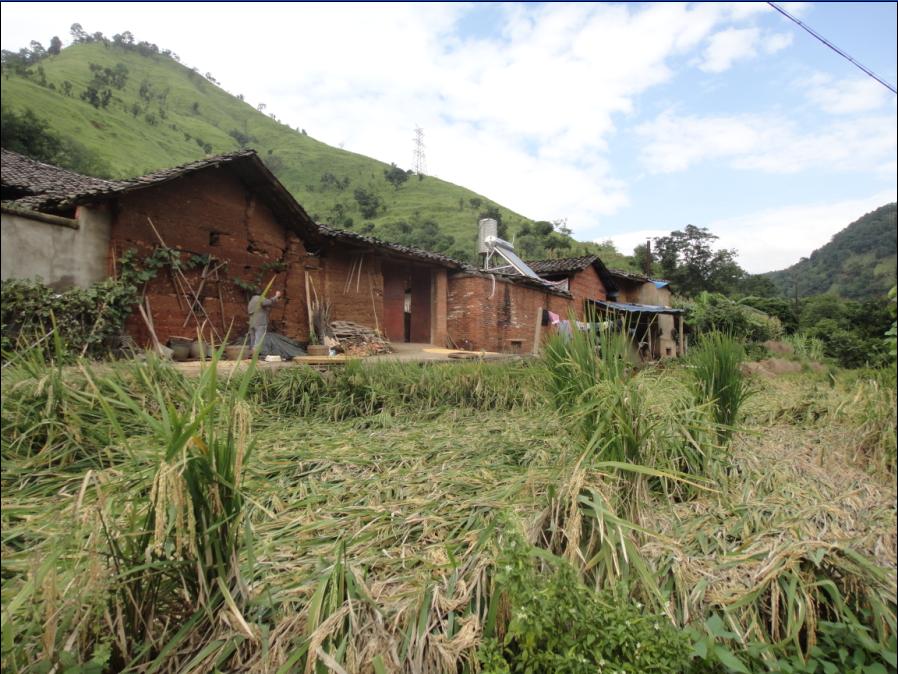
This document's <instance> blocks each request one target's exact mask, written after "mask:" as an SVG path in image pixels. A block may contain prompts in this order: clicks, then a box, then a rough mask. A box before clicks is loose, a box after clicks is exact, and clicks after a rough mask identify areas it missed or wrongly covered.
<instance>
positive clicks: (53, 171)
mask: <svg viewBox="0 0 898 674" xmlns="http://www.w3.org/2000/svg"><path fill="white" fill-rule="evenodd" d="M219 166H230V167H232V168H233V169H234V171H236V172H237V173H238V174H239V175H240V177H241V178H242V179H243V180H244V181H245V182H246V183H247V184H249V185H250V186H251V187H253V188H255V189H256V190H258V191H259V192H260V193H261V194H263V196H265V197H267V198H268V201H269V203H270V205H271V206H272V207H273V210H274V211H275V212H276V213H277V214H278V215H280V216H281V217H282V218H284V220H285V221H286V222H289V223H290V224H291V225H292V226H293V227H294V228H296V229H298V230H299V231H300V233H301V234H303V235H306V236H308V235H309V234H312V235H314V234H315V233H316V232H315V223H314V222H313V221H312V219H311V218H310V217H309V215H308V214H307V213H306V212H305V210H304V209H303V208H302V206H300V205H299V203H297V201H296V200H295V199H294V198H293V196H292V195H291V194H290V193H289V192H288V191H287V189H286V188H285V187H284V186H283V185H281V183H280V181H278V179H277V178H276V177H275V176H274V174H273V173H271V171H270V170H269V169H268V167H266V166H265V163H264V162H263V161H262V160H261V159H260V158H259V156H258V155H257V154H256V152H255V150H241V151H239V152H231V153H228V154H220V155H216V156H214V157H207V158H205V159H200V160H198V161H193V162H189V163H187V164H181V165H180V166H174V167H172V168H167V169H162V170H159V171H154V172H153V173H148V174H147V175H143V176H139V177H137V178H130V179H128V180H101V179H99V178H91V177H88V176H82V175H79V174H78V173H73V172H72V171H66V170H65V169H61V168H58V167H56V166H50V165H49V164H42V163H40V162H36V161H34V160H33V159H29V158H28V157H23V156H22V155H20V154H17V153H15V152H10V151H8V150H4V151H3V172H2V173H3V187H4V191H7V187H9V188H11V189H10V190H9V191H13V192H19V191H21V192H23V193H24V192H29V191H30V193H31V194H30V195H29V194H25V196H22V197H16V198H15V199H13V200H11V201H10V202H9V203H10V205H13V206H17V207H20V208H28V209H31V210H39V211H45V212H54V211H60V210H64V209H66V208H70V207H71V206H75V205H78V204H84V203H88V202H91V201H98V200H102V199H105V198H110V197H115V196H119V195H122V194H127V193H128V192H133V191H135V190H141V189H145V188H147V187H152V186H154V185H160V184H162V183H166V182H168V181H171V180H176V179H178V178H182V177H184V176H187V175H190V174H192V173H196V172H197V171H202V170H206V169H210V168H217V167H219Z"/></svg>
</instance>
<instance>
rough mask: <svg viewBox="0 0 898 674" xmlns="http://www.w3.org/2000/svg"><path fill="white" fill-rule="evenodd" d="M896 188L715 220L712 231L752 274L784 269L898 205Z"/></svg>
mask: <svg viewBox="0 0 898 674" xmlns="http://www.w3.org/2000/svg"><path fill="white" fill-rule="evenodd" d="M895 200H896V190H895V189H894V188H892V189H889V190H884V191H882V192H878V193H876V194H873V195H871V196H869V197H865V198H861V199H846V200H842V201H835V202H828V203H827V202H820V203H812V204H802V205H795V206H785V207H782V208H775V209H768V210H763V211H759V212H757V213H749V214H746V215H742V216H739V217H734V218H727V219H721V220H715V221H713V222H711V223H709V224H708V229H710V230H711V231H712V232H714V233H715V234H717V235H718V236H719V237H720V240H719V241H718V243H719V244H720V246H721V247H722V248H736V249H737V250H738V251H739V262H740V264H741V265H742V266H743V267H744V268H745V269H746V270H747V271H750V272H751V273H753V274H760V273H762V272H765V271H773V270H776V269H784V268H785V267H788V266H790V265H792V264H795V263H796V262H798V260H799V259H801V258H802V257H807V256H808V255H810V254H811V253H812V252H813V251H814V250H815V249H817V248H820V247H821V246H823V245H825V244H826V243H827V242H829V240H830V239H831V238H832V237H833V235H834V234H836V233H838V232H839V231H841V230H842V229H844V228H845V227H847V226H848V225H849V224H851V223H852V222H854V221H855V220H857V219H858V218H859V217H861V216H862V215H864V214H865V213H869V212H870V211H872V210H874V209H876V208H879V207H880V206H882V205H884V204H886V203H889V202H892V201H895Z"/></svg>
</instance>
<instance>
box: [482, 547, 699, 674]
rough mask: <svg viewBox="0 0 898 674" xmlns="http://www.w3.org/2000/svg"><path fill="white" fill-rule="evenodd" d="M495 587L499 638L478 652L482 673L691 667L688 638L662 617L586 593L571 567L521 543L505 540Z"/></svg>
mask: <svg viewBox="0 0 898 674" xmlns="http://www.w3.org/2000/svg"><path fill="white" fill-rule="evenodd" d="M493 583H494V586H495V591H494V593H493V596H492V598H491V601H492V602H493V603H494V605H495V606H496V607H497V608H496V610H497V613H496V615H497V617H496V624H495V626H494V634H495V636H492V637H490V638H488V639H486V640H485V641H484V643H483V645H482V646H481V648H480V650H479V651H478V658H479V660H480V662H481V665H482V666H483V672H485V673H488V674H506V673H510V672H533V673H543V672H544V673H545V674H549V673H552V672H560V673H570V674H575V673H576V674H581V673H582V674H587V673H589V674H592V673H593V672H601V671H608V672H628V673H629V672H632V673H633V674H636V673H638V672H639V673H641V672H657V673H659V674H660V673H663V672H669V673H670V674H674V673H677V674H679V673H681V672H683V671H684V669H685V668H686V667H687V666H688V658H689V640H688V638H687V637H686V635H685V634H683V633H682V632H679V631H677V630H676V629H675V628H674V627H673V626H672V625H671V624H670V622H669V621H668V620H667V619H666V618H665V617H664V616H662V615H660V614H653V613H648V612H645V611H643V610H642V609H640V608H639V607H637V606H636V605H633V604H629V603H627V602H626V601H621V600H620V599H619V598H615V597H614V596H613V595H611V594H606V593H597V592H595V591H594V590H592V589H589V588H587V587H586V586H584V585H583V584H582V583H581V582H580V580H579V579H578V578H577V576H576V574H575V573H574V571H573V569H572V568H571V567H570V565H569V564H567V562H565V561H564V560H562V559H559V558H557V557H553V556H552V555H549V554H547V553H545V552H544V551H540V550H537V549H534V548H531V547H530V546H528V545H527V544H526V543H524V541H523V540H522V539H521V538H519V537H515V536H511V537H510V540H508V541H506V543H505V547H504V549H503V554H502V555H501V556H500V557H499V559H498V560H497V562H496V575H495V578H494V580H493ZM500 605H501V607H502V608H501V609H499V608H498V606H500ZM490 610H491V611H492V610H493V608H491V609H490ZM499 611H501V615H499V613H498V612H499ZM492 627H493V626H492V625H490V624H489V623H488V624H487V629H490V628H492Z"/></svg>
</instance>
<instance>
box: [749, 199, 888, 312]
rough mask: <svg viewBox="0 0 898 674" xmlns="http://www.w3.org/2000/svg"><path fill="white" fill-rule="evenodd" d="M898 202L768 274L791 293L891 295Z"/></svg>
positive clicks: (855, 296)
mask: <svg viewBox="0 0 898 674" xmlns="http://www.w3.org/2000/svg"><path fill="white" fill-rule="evenodd" d="M896 259H898V258H896V234H895V204H886V205H885V206H881V207H880V208H877V209H876V210H875V211H873V212H871V213H867V214H866V215H864V216H863V217H861V218H859V219H858V220H856V221H855V222H852V223H851V224H850V225H848V227H846V228H845V229H843V230H842V231H841V232H839V233H838V234H836V235H835V236H834V237H833V238H832V240H831V241H830V242H829V243H827V244H826V245H825V246H823V247H822V248H819V249H818V250H815V251H814V252H813V253H811V256H810V257H809V258H803V259H802V260H801V261H800V262H798V263H796V264H794V265H792V266H791V267H789V268H788V269H782V270H780V271H774V272H770V273H768V274H766V276H768V277H769V278H770V279H771V280H772V281H773V282H774V283H775V284H776V286H777V288H779V289H780V291H781V292H782V293H783V294H785V295H787V296H790V297H791V296H793V295H794V293H795V283H796V280H797V282H798V293H799V295H801V296H808V295H819V294H823V293H832V294H835V295H839V296H840V297H844V298H845V299H852V300H864V299H870V298H873V297H876V296H881V295H884V294H886V293H887V292H888V291H889V288H891V287H892V286H893V285H895V277H896V273H895V270H896Z"/></svg>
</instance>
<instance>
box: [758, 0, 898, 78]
mask: <svg viewBox="0 0 898 674" xmlns="http://www.w3.org/2000/svg"><path fill="white" fill-rule="evenodd" d="M767 4H768V5H770V6H771V7H773V8H774V9H775V10H776V11H777V12H779V13H780V14H782V15H783V16H785V17H786V18H787V19H789V20H790V21H794V22H795V23H796V24H798V25H799V26H801V27H802V28H804V29H805V30H806V31H807V32H808V33H810V34H811V35H813V36H814V37H815V38H817V39H818V40H820V41H821V42H822V43H823V44H825V45H826V46H827V47H829V48H830V49H832V50H833V51H834V52H836V53H837V54H839V56H842V57H843V58H846V59H848V60H849V61H851V62H852V63H853V64H854V65H856V66H857V67H858V68H860V69H861V70H863V71H864V72H865V73H867V74H868V75H869V76H870V77H872V78H873V79H874V80H876V81H877V82H879V83H880V84H881V85H882V86H884V87H885V88H886V89H888V90H889V91H891V92H892V93H893V94H895V93H898V91H895V87H894V86H892V85H891V84H889V83H888V82H886V81H885V80H884V79H882V78H881V77H880V76H879V75H877V74H876V73H874V72H873V71H872V70H870V69H869V68H867V67H866V66H865V65H863V64H862V63H860V62H859V61H857V60H856V59H853V58H852V57H851V56H850V55H848V54H847V53H846V52H844V51H843V50H841V49H839V48H838V47H837V46H836V45H834V44H833V43H832V42H830V41H829V40H827V39H826V38H825V37H823V36H822V35H821V34H820V33H818V32H817V31H815V30H814V29H813V28H811V27H810V26H809V25H807V24H806V23H803V22H802V21H801V20H800V19H799V18H798V17H796V16H792V15H791V14H789V12H787V11H786V10H785V9H783V8H782V7H780V6H779V5H778V4H776V3H775V2H768V3H767Z"/></svg>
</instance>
